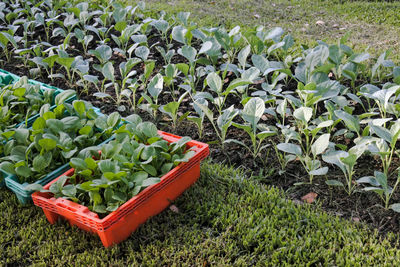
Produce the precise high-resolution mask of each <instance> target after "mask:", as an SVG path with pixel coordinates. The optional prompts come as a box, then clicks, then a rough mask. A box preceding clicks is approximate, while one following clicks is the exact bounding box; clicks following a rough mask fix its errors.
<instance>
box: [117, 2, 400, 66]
mask: <svg viewBox="0 0 400 267" xmlns="http://www.w3.org/2000/svg"><path fill="white" fill-rule="evenodd" d="M125 2H127V3H132V2H137V1H130V0H125ZM145 2H146V6H147V7H148V8H149V9H151V10H152V11H154V12H159V11H161V10H164V11H166V12H180V11H186V12H191V13H192V17H193V19H194V21H196V22H197V23H198V24H199V25H200V26H216V25H225V27H226V28H233V27H234V26H236V25H240V26H242V27H245V28H248V27H254V26H256V25H263V26H265V27H267V28H270V27H275V26H280V27H282V28H284V29H285V31H288V32H291V33H292V34H293V35H294V36H295V38H297V39H298V40H299V41H300V42H301V43H304V44H307V45H312V44H315V43H316V40H324V41H327V42H329V43H336V42H337V40H339V39H340V38H341V37H342V36H343V35H345V34H346V33H350V39H349V41H350V43H351V44H352V45H353V46H354V47H355V48H356V50H358V51H362V50H365V49H368V51H369V52H370V53H372V54H374V55H378V54H380V53H382V52H383V51H385V50H388V49H393V54H394V59H395V60H396V61H397V62H399V61H400V58H399V56H398V55H399V54H400V46H399V41H398V40H399V39H400V30H399V28H398V26H399V25H400V20H399V17H400V3H399V2H382V1H375V2H368V1H342V0H336V1H325V0H319V1H315V0H296V1H295V0H272V1H259V0H237V1H231V0H215V1H211V0H200V1H199V0H147V1H145ZM317 21H323V22H324V24H323V25H318V24H317V23H316V22H317Z"/></svg>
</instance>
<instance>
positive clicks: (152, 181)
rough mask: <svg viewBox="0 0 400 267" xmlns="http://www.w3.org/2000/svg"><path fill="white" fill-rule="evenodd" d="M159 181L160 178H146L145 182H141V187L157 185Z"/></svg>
mask: <svg viewBox="0 0 400 267" xmlns="http://www.w3.org/2000/svg"><path fill="white" fill-rule="evenodd" d="M160 181H161V179H160V178H155V177H151V178H147V179H146V180H144V181H143V183H142V187H148V186H150V185H153V184H157V183H159V182H160Z"/></svg>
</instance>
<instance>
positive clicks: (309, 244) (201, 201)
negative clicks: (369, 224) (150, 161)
mask: <svg viewBox="0 0 400 267" xmlns="http://www.w3.org/2000/svg"><path fill="white" fill-rule="evenodd" d="M201 173H202V176H201V178H200V180H199V181H198V182H197V183H196V184H195V185H194V186H193V187H192V188H191V189H189V190H188V191H187V192H185V193H184V194H183V195H182V196H181V197H180V198H178V199H177V201H176V202H175V203H174V205H175V207H176V208H177V209H175V212H174V211H172V210H166V211H164V212H163V213H161V214H160V215H158V216H156V217H154V218H152V219H151V220H150V221H149V222H147V223H146V224H144V225H143V226H142V227H140V228H139V230H138V231H136V232H135V233H134V234H133V235H132V236H131V237H130V238H129V239H128V240H127V241H125V242H123V243H121V244H120V245H118V246H115V247H112V248H111V249H105V248H103V247H102V245H101V243H100V240H99V239H98V238H97V237H95V236H92V235H90V234H88V233H85V232H83V231H80V230H78V229H76V228H71V227H70V226H69V225H67V224H65V223H58V224H56V225H49V224H48V222H47V221H46V219H45V217H44V216H43V214H42V211H41V210H40V209H38V208H32V207H25V208H24V207H21V206H19V205H17V201H16V199H15V197H14V196H13V195H12V194H11V193H10V192H8V191H6V190H1V191H0V200H1V202H0V209H1V210H2V216H1V217H0V244H1V245H0V247H1V249H0V262H1V263H2V265H6V266H7V265H10V266H11V265H37V266H42V265H49V264H51V265H63V266H69V265H92V266H93V265H112V266H124V265H126V264H132V265H144V266H161V265H176V264H182V265H195V266H199V265H206V266H207V265H218V266H232V265H236V266H245V265H259V266H265V265H268V266H277V265H284V264H289V265H297V266H300V265H306V264H315V265H339V266H343V265H358V264H359V265H361V266H366V265H388V266H396V265H397V264H398V259H399V256H400V251H399V250H398V249H396V246H397V245H398V243H397V241H396V238H397V236H395V235H392V234H390V235H389V236H388V237H386V238H382V237H379V236H378V235H377V234H376V233H374V232H372V231H370V230H368V229H366V228H365V226H364V225H363V224H359V225H357V224H354V223H351V222H349V221H346V220H342V219H338V218H337V217H333V216H331V215H328V214H326V213H325V212H323V211H321V210H320V209H315V207H312V206H309V205H297V204H295V203H293V202H291V201H288V200H285V199H284V198H283V194H282V192H281V191H280V190H277V189H274V188H269V187H265V186H263V185H260V184H258V183H255V182H253V181H250V180H248V179H247V178H246V177H245V176H243V174H242V173H241V172H240V171H238V170H234V169H232V168H227V167H223V166H221V165H217V164H210V163H209V162H207V163H205V164H203V166H202V169H201Z"/></svg>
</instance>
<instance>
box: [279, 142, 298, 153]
mask: <svg viewBox="0 0 400 267" xmlns="http://www.w3.org/2000/svg"><path fill="white" fill-rule="evenodd" d="M277 147H278V149H279V150H281V151H283V152H286V153H289V154H294V155H296V156H301V155H302V151H301V147H300V146H299V145H296V144H291V143H280V144H278V145H277Z"/></svg>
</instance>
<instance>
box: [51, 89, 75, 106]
mask: <svg viewBox="0 0 400 267" xmlns="http://www.w3.org/2000/svg"><path fill="white" fill-rule="evenodd" d="M74 95H76V92H75V91H74V90H65V91H63V92H61V93H59V94H58V95H57V96H56V98H55V104H56V105H61V104H64V103H65V101H66V100H67V99H69V98H71V97H73V96H74Z"/></svg>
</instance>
